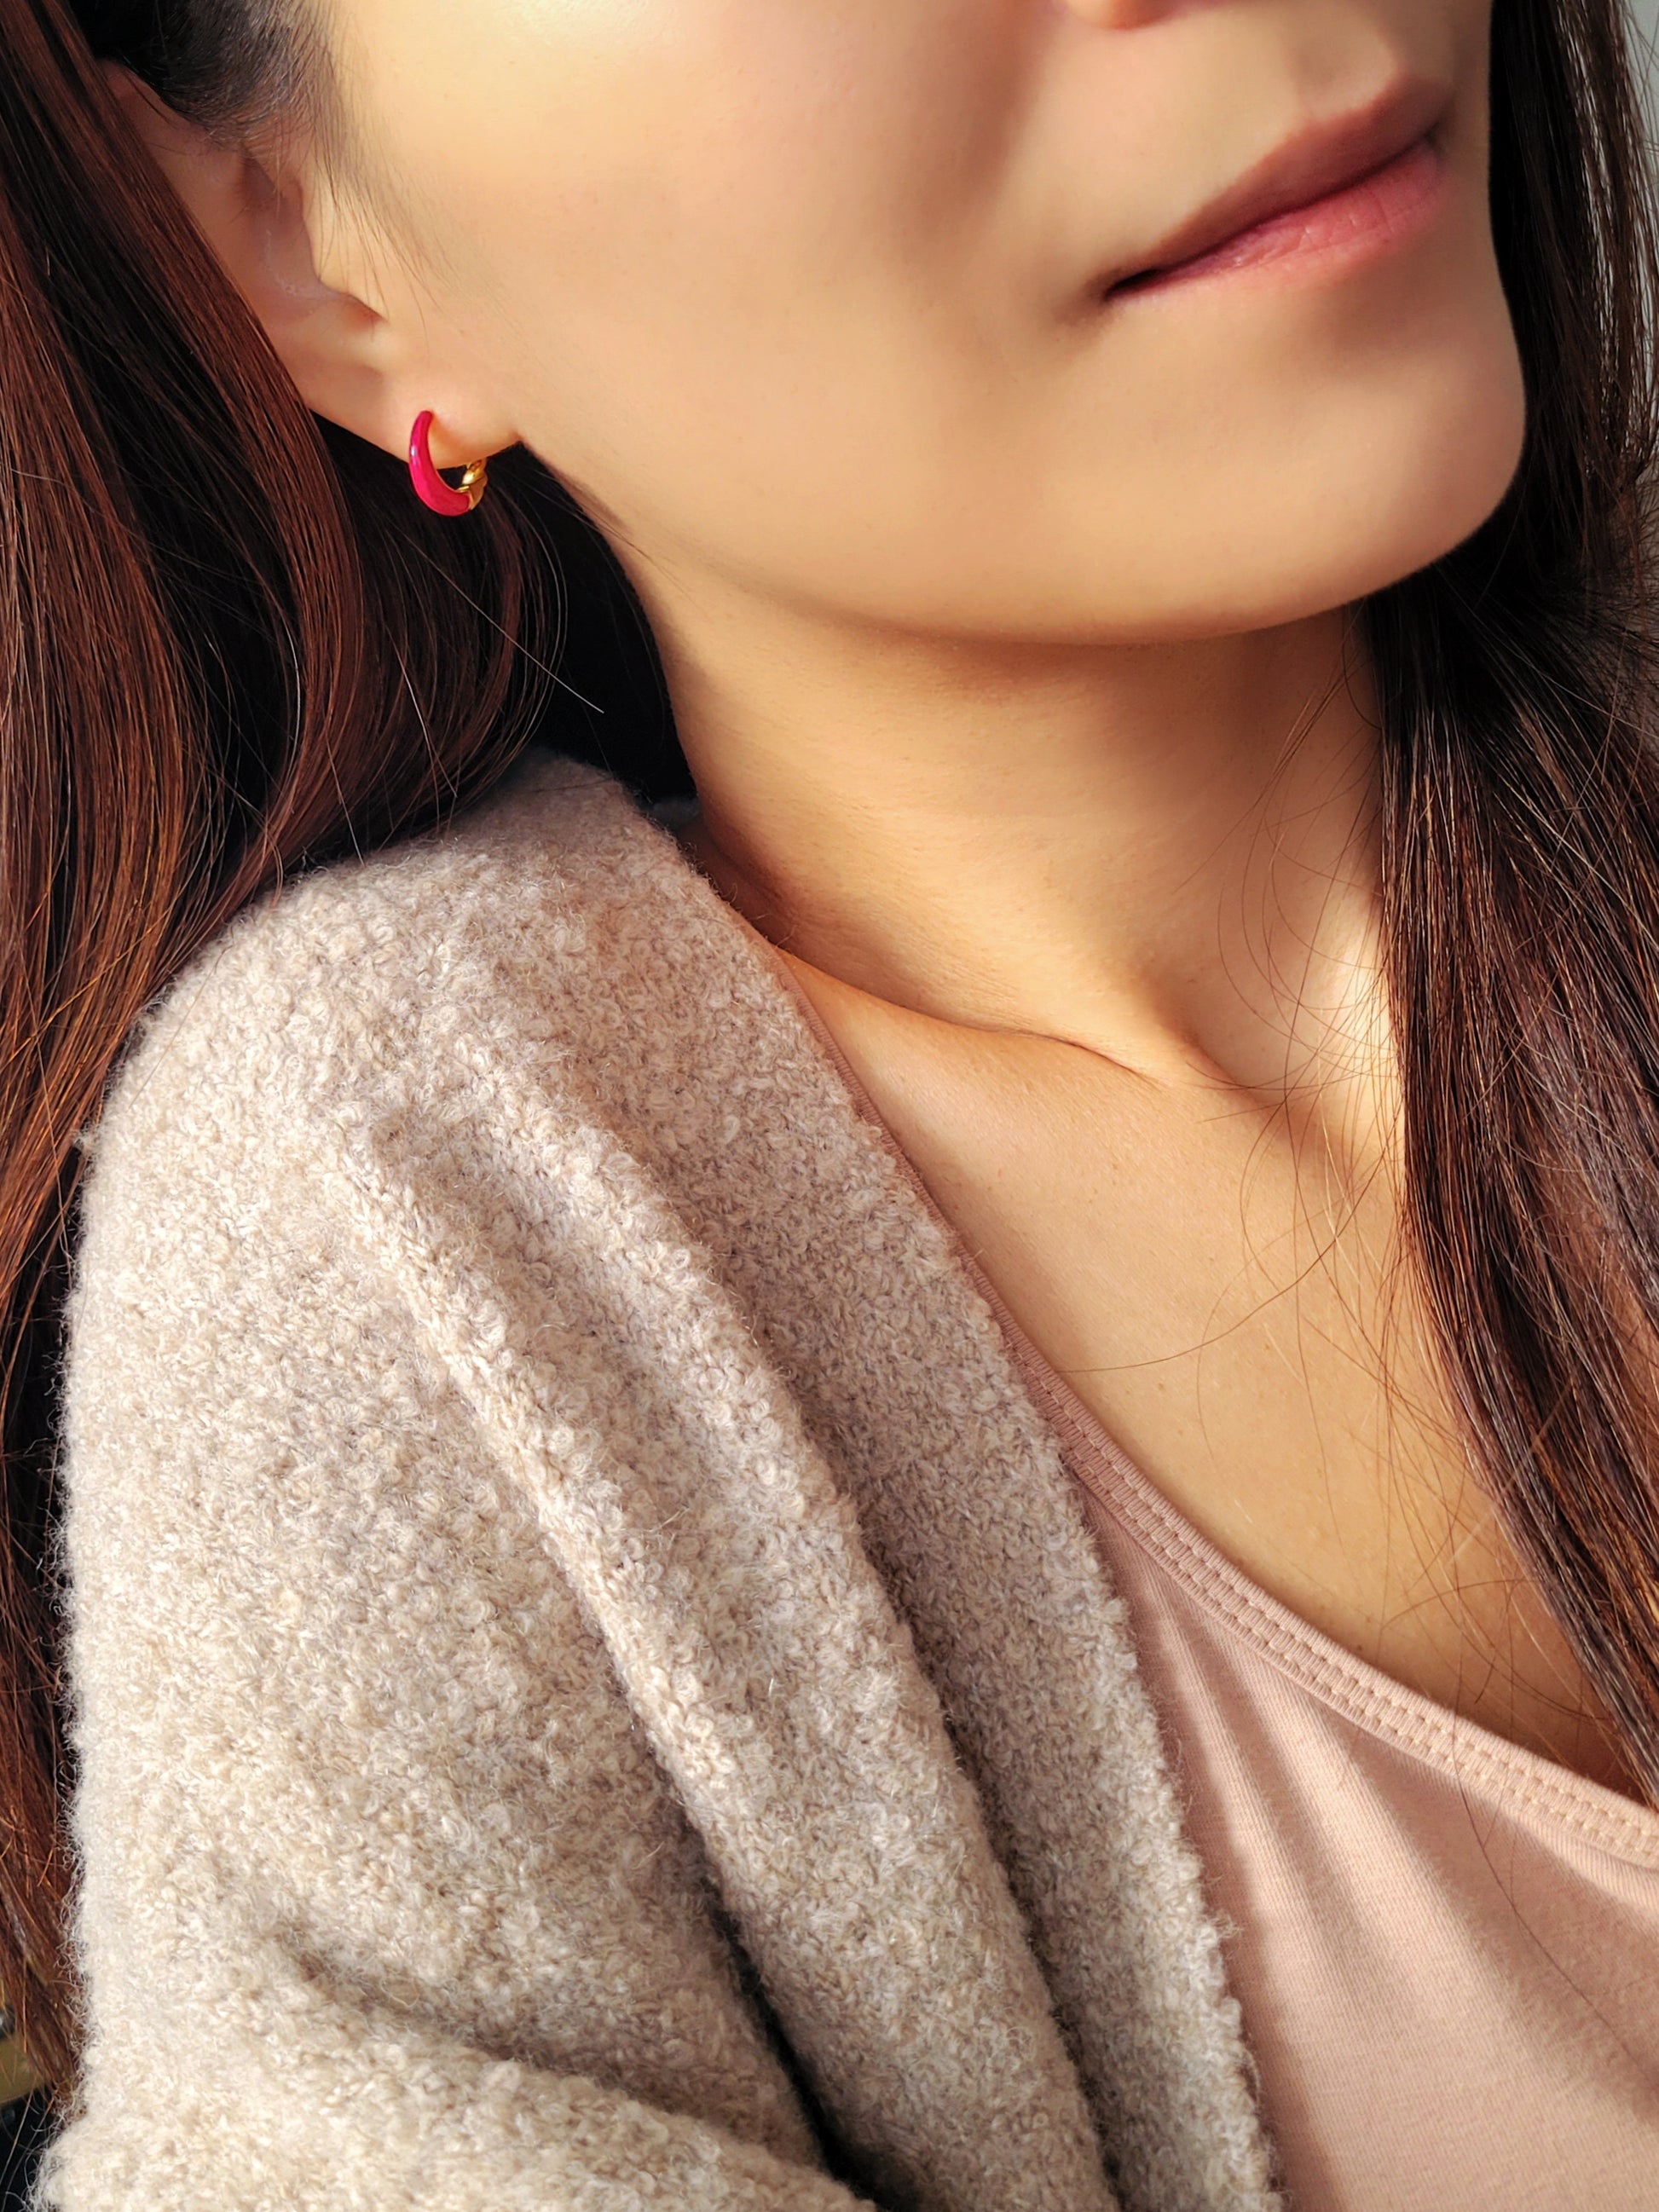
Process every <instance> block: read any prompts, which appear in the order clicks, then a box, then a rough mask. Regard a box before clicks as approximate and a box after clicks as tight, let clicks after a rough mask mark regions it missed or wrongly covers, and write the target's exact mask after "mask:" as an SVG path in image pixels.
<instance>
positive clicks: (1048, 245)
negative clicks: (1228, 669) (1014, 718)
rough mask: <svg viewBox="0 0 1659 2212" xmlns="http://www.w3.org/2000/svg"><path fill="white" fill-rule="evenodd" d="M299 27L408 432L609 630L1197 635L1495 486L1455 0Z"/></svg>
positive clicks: (887, 5) (1480, 144)
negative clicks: (779, 623)
mask: <svg viewBox="0 0 1659 2212" xmlns="http://www.w3.org/2000/svg"><path fill="white" fill-rule="evenodd" d="M317 4H318V5H319V7H320V8H321V9H322V10H323V14H324V27H325V31H326V33H327V35H328V40H329V44H330V45H331V48H332V50H333V52H334V55H335V58H336V67H337V75H338V77H339V80H340V82H341V83H342V85H343V88H344V102H343V104H344V107H345V111H346V121H347V127H348V130H349V134H350V137H351V138H352V139H353V140H354V141H355V142H356V143H357V144H358V145H359V146H360V148H361V149H362V154H363V161H364V173H365V175H366V176H367V178H368V179H369V180H370V183H369V187H368V189H369V190H370V191H371V192H378V193H379V194H380V196H381V197H383V199H384V200H385V201H386V204H388V205H389V206H390V207H391V208H392V210H394V219H393V222H392V226H391V230H390V233H389V235H390V236H392V237H393V238H401V239H402V240H404V244H403V245H402V246H400V247H394V246H392V245H388V246H386V252H394V251H401V252H404V254H405V256H406V257H410V246H411V243H412V247H413V252H412V257H411V258H409V263H408V265H409V266H410V267H412V268H413V269H415V270H418V271H419V272H420V274H419V279H418V282H419V288H420V295H421V308H420V313H421V315H422V319H423V320H424V324H425V326H426V329H427V331H428V343H429V345H430V348H431V351H432V360H433V363H434V380H435V387H436V390H435V403H434V404H440V408H441V401H442V397H443V392H444V390H445V389H447V387H448V386H449V385H450V384H451V383H452V382H453V385H454V386H455V388H457V389H460V388H462V387H465V389H466V390H468V391H470V392H471V391H477V389H479V388H480V386H481V385H482V386H487V388H488V392H489V404H490V405H491V406H492V407H493V408H494V409H495V410H498V411H499V415H500V419H501V423H502V425H503V426H506V425H507V424H510V425H511V428H512V430H513V432H516V434H517V435H519V436H520V437H521V438H522V439H524V440H525V441H526V442H527V443H528V444H529V445H530V446H531V447H532V448H533V449H534V450H535V452H537V453H538V454H539V455H541V457H542V458H543V459H544V460H545V461H546V462H547V463H548V464H549V465H550V466H551V467H552V468H553V469H554V470H555V471H556V472H557V473H558V474H559V476H560V477H562V480H563V481H564V482H565V483H567V484H568V486H569V488H570V489H572V490H573V491H574V493H575V494H576V495H577V496H578V497H579V498H580V500H581V501H582V502H583V504H584V505H585V506H586V507H587V509H588V511H589V513H592V515H593V516H594V517H595V519H596V520H599V522H600V523H601V525H602V526H604V527H605V530H606V532H607V534H608V535H609V536H610V537H611V540H612V542H613V544H615V545H616V546H617V550H618V552H619V553H620V554H621V556H622V557H623V562H624V564H625V565H626V566H627V567H628V568H629V573H630V574H631V575H632V576H633V578H634V580H635V583H636V585H638V586H640V587H641V590H642V591H643V592H644V594H645V596H646V599H647V605H650V604H653V601H655V600H656V599H657V597H658V593H659V591H660V590H670V589H676V590H679V591H682V592H684V591H696V590H699V589H703V588H707V589H708V590H709V591H711V592H720V593H726V592H731V591H732V589H733V587H735V589H736V591H737V592H738V595H739V596H743V595H748V594H758V595H761V596H762V597H763V598H765V599H769V600H772V601H779V600H781V601H784V602H786V603H787V604H788V605H791V606H792V607H793V608H795V609H797V610H799V611H803V612H805V613H806V614H808V615H809V616H816V615H820V614H821V615H824V616H827V617H831V618H833V619H836V620H843V621H844V620H846V619H848V618H849V617H850V618H853V619H855V620H858V621H861V622H869V623H875V624H877V625H878V626H888V625H892V626H896V627H897V628H900V629H905V628H910V627H917V628H920V629H925V630H927V631H929V632H933V633H937V632H941V631H942V632H945V633H947V634H949V633H958V632H959V633H963V634H971V635H975V636H976V637H979V638H981V639H983V638H986V637H989V636H996V637H1023V638H1029V639H1045V640H1051V641H1107V640H1112V639H1153V638H1171V637H1185V636H1194V635H1218V634H1223V633H1226V632H1230V631H1234V630H1238V629H1253V628H1256V627H1260V626H1263V625H1266V624H1269V623H1279V622H1283V621H1287V620H1290V619H1292V618H1294V617H1297V616H1300V615H1304V614H1307V613H1310V612H1312V611H1316V610H1321V609H1325V608H1329V607H1332V606H1334V605H1340V604H1342V603H1345V602H1346V601H1348V600H1350V599H1354V598H1356V597H1358V596H1359V595H1360V594H1362V593H1364V592H1367V591H1370V590H1372V589H1374V588H1376V587H1377V586H1380V585H1382V584H1383V583H1385V582H1388V581H1390V580H1394V579H1395V578H1397V577H1398V576H1400V575H1402V574H1407V573H1408V572H1409V571H1411V570H1412V569H1413V568H1418V567H1419V566H1421V565H1423V564H1424V563H1425V562H1428V561H1430V560H1432V559H1433V558H1435V557H1436V556H1437V555H1439V554H1440V553H1442V552H1443V551H1444V550H1447V549H1448V548H1449V546H1451V545H1453V544H1455V543H1457V542H1458V541H1459V540H1460V539H1461V538H1464V537H1466V536H1467V535H1468V533H1469V532H1471V531H1472V530H1473V529H1474V528H1475V527H1476V526H1477V525H1478V524H1479V523H1480V521H1481V520H1483V519H1484V518H1485V517H1486V515H1487V514H1488V513H1490V512H1491V511H1492V508H1493V507H1494V506H1495V505H1496V504H1497V502H1498V500H1499V498H1500V497H1501V495H1502V494H1503V491H1504V487H1505V485H1506V484H1507V483H1508V482H1509V480H1510V476H1511V475H1512V473H1513V471H1514V468H1515V465H1516V459H1517V457H1518V453H1519V446H1520V439H1521V434H1522V395H1521V389H1520V374H1519V368H1518V365H1517V362H1516V352H1515V347H1514V342H1513V337H1512V335H1511V331H1510V323H1509V318H1508V314H1507V312H1506V308H1505V304H1504V296H1503V293H1502V290H1501V288H1500V285H1499V282H1498V271H1497V266H1496V263H1495V260H1494V257H1493V251H1492V239H1491V234H1490V228H1489V223H1488V217H1487V208H1486V140H1487V113H1486V70H1487V37H1488V4H1487V0H1170V4H1168V5H1165V4H1163V0H464V4H463V0H317ZM1368 112H1369V113H1371V114H1372V115H1373V118H1374V131H1373V136H1372V137H1371V138H1370V141H1369V142H1367V143H1365V144H1362V145H1358V146H1357V145H1356V144H1354V143H1348V144H1346V146H1345V147H1343V148H1341V149H1339V150H1338V152H1337V154H1335V155H1333V156H1332V159H1333V161H1335V162H1336V163H1337V166H1338V168H1339V171H1340V170H1341V167H1342V164H1343V163H1344V162H1346V173H1349V174H1352V173H1353V170H1354V168H1355V166H1356V163H1359V164H1360V165H1361V166H1363V164H1364V161H1365V160H1367V159H1369V160H1371V161H1375V160H1376V159H1378V158H1381V157H1382V156H1383V155H1389V154H1392V153H1394V152H1395V150H1396V149H1398V148H1399V147H1400V146H1401V143H1403V142H1404V141H1405V140H1407V139H1409V138H1411V137H1414V136H1416V135H1417V134H1419V133H1420V132H1421V131H1424V130H1425V129H1426V130H1427V131H1428V133H1429V138H1428V150H1426V151H1425V150H1424V149H1421V148H1419V150H1418V151H1417V152H1416V153H1415V154H1408V155H1407V156H1406V157H1405V159H1404V161H1402V162H1401V163H1398V164H1396V165H1395V167H1393V168H1392V170H1391V171H1389V173H1387V174H1386V176H1384V177H1383V179H1382V180H1381V181H1380V182H1379V183H1378V184H1377V185H1375V186H1374V187H1371V188H1370V189H1368V190H1367V191H1364V192H1362V193H1360V194H1358V195H1357V196H1355V197H1353V198H1351V199H1350V200H1349V201H1347V202H1345V203H1343V204H1340V205H1337V204H1333V203H1330V202H1327V204H1326V206H1325V208H1324V210H1323V211H1322V220H1323V222H1324V227H1325V231H1326V232H1327V233H1330V234H1334V235H1333V236H1332V237H1329V238H1328V240H1327V243H1326V244H1325V246H1323V248H1322V250H1311V249H1310V247H1309V246H1304V250H1302V251H1299V252H1279V253H1278V254H1277V255H1276V256H1275V255H1272V254H1269V255H1268V257H1267V258H1256V259H1255V260H1245V259H1243V258H1239V257H1237V256H1233V257H1228V256H1226V255H1224V256H1223V257H1222V258H1223V259H1224V260H1226V259H1228V258H1231V259H1232V262H1233V265H1231V266H1228V267H1223V268H1214V267H1212V269H1211V270H1210V272H1209V273H1207V274H1205V273H1202V272H1200V271H1197V270H1194V272H1193V273H1191V274H1190V275H1188V276H1187V277H1186V278H1185V280H1184V281H1176V282H1166V283H1164V284H1162V285H1155V286H1146V287H1132V288H1130V289H1126V290H1122V291H1114V290H1113V289H1111V288H1112V285H1113V282H1114V280H1115V278H1117V277H1121V276H1126V275H1127V274H1129V273H1130V272H1133V271H1134V270H1144V269H1145V268H1146V266H1147V264H1148V263H1149V262H1154V261H1158V260H1159V259H1160V258H1163V257H1162V254H1161V251H1160V250H1161V249H1166V248H1168V247H1169V246H1170V242H1171V241H1174V243H1175V244H1176V245H1177V246H1179V245H1181V244H1182V243H1188V242H1190V241H1191V239H1192V238H1193V236H1194V233H1192V232H1191V231H1189V232H1188V240H1185V241H1183V240H1180V239H1179V238H1177V236H1176V234H1177V233H1178V231H1179V230H1180V229H1181V228H1182V226H1186V225H1189V224H1190V223H1192V222H1193V221H1194V218H1195V217H1198V216H1200V215H1201V214H1202V211H1204V210H1206V209H1209V208H1211V207H1212V204H1213V203H1215V202H1216V200H1217V198H1218V195H1220V194H1222V193H1224V192H1226V191H1230V190H1231V189H1233V188H1235V187H1238V188H1240V189H1246V188H1247V185H1246V186H1241V181H1240V180H1242V179H1243V180H1248V179H1249V178H1250V176H1251V173H1253V172H1255V173H1258V175H1259V173H1260V168H1261V164H1263V163H1264V161H1267V160H1268V159H1269V158H1270V157H1272V156H1273V155H1275V154H1276V153H1277V152H1279V150H1280V149H1285V147H1286V146H1287V145H1288V144H1289V143H1290V142H1291V141H1293V140H1295V139H1296V138H1297V137H1298V135H1300V134H1307V133H1309V132H1310V131H1315V132H1317V131H1318V130H1319V129H1320V128H1321V127H1322V126H1323V125H1328V124H1330V123H1332V122H1334V121H1337V120H1339V119H1340V118H1352V117H1354V116H1357V115H1360V114H1364V113H1368ZM1324 174H1329V171H1327V172H1324ZM1319 181H1320V177H1319V174H1318V173H1316V172H1315V171H1314V170H1313V169H1312V168H1309V169H1307V170H1306V171H1304V173H1303V175H1302V177H1301V178H1300V179H1297V178H1295V177H1290V176H1281V178H1280V179H1279V184H1280V186H1281V189H1280V190H1279V193H1278V195H1277V197H1278V199H1279V203H1280V204H1282V203H1283V202H1284V200H1285V198H1286V197H1287V196H1288V197H1295V191H1294V189H1293V187H1297V186H1298V185H1299V187H1300V188H1301V189H1302V191H1303V196H1304V198H1305V191H1306V189H1308V188H1310V186H1311V185H1317V184H1318V182H1319ZM1256 204H1259V203H1256ZM1242 205H1243V203H1235V205H1234V207H1233V209H1232V210H1231V211H1230V212H1231V214H1234V215H1236V214H1237V213H1238V212H1239V211H1240V208H1241V206H1242ZM1222 227H1223V228H1225V224H1224V225H1223V226H1222ZM1294 228H1295V227H1294V226H1281V227H1280V229H1279V231H1278V232H1277V233H1275V234H1274V235H1273V238H1265V237H1263V235H1262V234H1260V233H1258V234H1257V237H1256V243H1257V246H1258V247H1263V246H1272V245H1273V244H1274V243H1275V242H1276V243H1277V244H1278V245H1279V246H1280V247H1282V246H1284V245H1285V243H1286V242H1287V230H1289V231H1293V230H1294ZM1384 232H1386V233H1387V234H1388V242H1387V243H1386V244H1384V243H1383V242H1382V234H1383V233H1384ZM1301 234H1302V235H1304V237H1307V238H1311V237H1312V235H1313V234H1312V233H1311V232H1310V231H1304V232H1303V233H1301Z"/></svg>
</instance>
